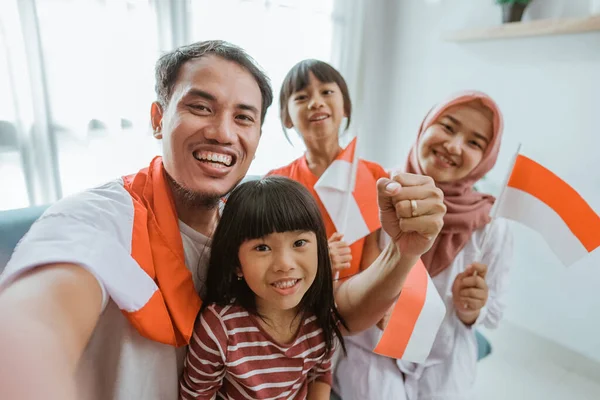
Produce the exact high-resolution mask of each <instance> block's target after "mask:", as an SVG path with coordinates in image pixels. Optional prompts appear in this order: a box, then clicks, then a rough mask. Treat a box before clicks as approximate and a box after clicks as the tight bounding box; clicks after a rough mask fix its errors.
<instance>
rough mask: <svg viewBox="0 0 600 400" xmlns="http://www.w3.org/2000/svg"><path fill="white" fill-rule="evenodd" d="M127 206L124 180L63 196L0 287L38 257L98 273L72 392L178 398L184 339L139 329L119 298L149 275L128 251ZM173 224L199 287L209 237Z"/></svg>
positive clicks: (100, 397)
mask: <svg viewBox="0 0 600 400" xmlns="http://www.w3.org/2000/svg"><path fill="white" fill-rule="evenodd" d="M133 212H134V211H133V203H132V199H131V196H130V195H129V193H128V192H127V190H125V188H124V187H123V182H122V180H116V181H113V182H110V183H108V184H106V185H103V186H100V187H98V188H94V189H90V190H87V191H85V192H82V193H80V194H77V195H74V196H70V197H68V198H65V199H63V200H61V201H59V202H57V203H56V204H54V205H53V206H52V207H50V208H49V209H48V210H47V211H46V212H45V213H44V215H43V216H42V217H41V218H40V219H39V220H38V221H37V222H36V223H35V224H34V225H33V226H32V228H31V229H30V231H29V232H28V233H27V234H26V235H25V237H24V238H23V239H22V240H21V242H20V243H19V245H18V246H17V249H16V250H15V253H14V254H13V256H12V258H11V260H10V261H9V263H8V265H7V266H6V269H5V271H4V273H3V274H2V275H1V276H0V288H1V287H3V286H4V285H9V284H10V282H11V281H13V280H14V279H15V278H16V277H17V276H18V275H20V274H22V273H23V272H24V271H26V270H29V269H32V268H35V267H37V266H39V265H44V264H50V263H57V262H71V263H75V264H78V265H81V266H82V268H85V269H87V270H88V271H90V272H91V273H92V274H93V275H94V276H95V277H96V278H97V280H98V283H99V284H100V287H101V288H102V291H103V305H102V313H101V315H100V319H99V321H98V324H97V326H96V328H95V330H94V332H93V334H92V337H91V339H90V342H89V343H88V345H87V347H86V349H85V350H84V353H83V355H82V358H81V361H80V364H79V366H78V368H77V377H76V383H77V389H78V396H77V398H78V399H82V400H110V399H112V400H132V399H144V400H176V399H178V393H179V391H178V390H179V386H178V383H179V376H180V374H181V371H182V369H183V360H184V359H185V355H186V350H187V346H184V347H180V348H175V347H173V346H169V345H165V344H161V343H157V342H154V341H151V340H149V339H146V338H144V337H142V336H141V335H140V334H139V333H138V332H137V330H136V329H135V328H133V327H132V326H131V324H130V323H129V321H128V320H127V318H125V316H124V315H123V313H122V312H121V310H120V309H119V306H117V303H119V304H124V303H131V302H133V303H135V301H136V294H137V293H140V292H141V291H143V290H145V288H143V285H144V281H145V279H149V277H148V276H147V275H145V272H144V271H143V270H142V269H141V268H140V267H139V265H137V263H136V262H135V260H134V259H133V258H131V255H130V254H131V236H132V227H133ZM179 228H180V232H181V236H182V240H183V247H184V251H185V261H186V265H187V267H188V268H189V269H190V271H191V272H192V276H193V278H194V284H195V285H196V288H197V289H199V290H200V291H202V290H203V286H204V281H205V279H206V272H207V264H208V256H209V253H210V247H209V246H210V241H209V239H208V238H207V237H206V236H204V235H202V234H200V233H198V232H196V231H194V230H193V229H192V228H190V227H189V226H187V225H185V224H184V223H183V222H180V223H179ZM33 379H35V377H34V378H33Z"/></svg>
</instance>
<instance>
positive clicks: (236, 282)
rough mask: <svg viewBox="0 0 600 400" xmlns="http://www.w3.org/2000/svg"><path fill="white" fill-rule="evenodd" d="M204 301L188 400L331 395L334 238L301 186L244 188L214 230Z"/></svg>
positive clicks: (265, 182)
mask: <svg viewBox="0 0 600 400" xmlns="http://www.w3.org/2000/svg"><path fill="white" fill-rule="evenodd" d="M211 247H212V251H211V256H210V262H209V270H208V277H207V283H206V287H207V288H208V289H207V294H206V298H205V299H204V307H203V309H202V311H201V313H200V315H199V318H198V321H197V323H196V327H195V331H194V335H193V337H192V340H191V342H190V346H189V352H188V355H187V359H186V362H185V366H184V373H183V376H182V379H181V385H180V397H181V398H182V399H213V398H215V396H217V397H219V398H224V399H266V398H282V399H283V398H285V399H292V398H294V399H304V398H308V399H310V400H312V399H329V394H330V387H331V356H332V354H333V351H334V348H335V347H336V342H337V341H338V340H339V342H340V343H341V345H342V347H343V346H344V343H343V339H342V335H341V333H340V325H339V324H341V326H345V324H344V322H343V321H342V319H341V317H340V315H339V314H338V312H337V309H336V307H335V304H334V298H333V282H332V271H331V263H330V260H329V254H328V250H327V237H326V236H325V228H324V226H323V221H322V219H321V215H320V212H319V209H318V207H317V204H316V203H315V201H314V199H313V198H312V197H311V195H310V193H308V192H307V191H306V189H304V188H303V187H302V186H301V185H300V184H299V183H297V182H294V181H292V180H290V179H286V178H282V177H267V178H263V179H262V180H259V181H250V182H247V183H244V184H242V185H240V186H239V187H237V188H236V189H235V190H234V191H233V192H232V193H231V195H230V196H229V198H228V200H227V203H226V205H225V207H224V210H223V215H222V217H221V221H220V223H219V225H218V227H217V229H216V231H215V233H214V236H213V240H212V246H211Z"/></svg>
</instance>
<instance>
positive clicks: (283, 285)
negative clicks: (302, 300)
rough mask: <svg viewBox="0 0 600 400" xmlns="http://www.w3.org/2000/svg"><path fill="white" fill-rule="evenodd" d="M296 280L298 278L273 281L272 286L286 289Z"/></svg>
mask: <svg viewBox="0 0 600 400" xmlns="http://www.w3.org/2000/svg"><path fill="white" fill-rule="evenodd" d="M297 282H298V279H291V280H289V281H277V282H275V283H273V286H275V287H276V288H278V289H287V288H291V287H292V286H294V285H295V284H296V283H297Z"/></svg>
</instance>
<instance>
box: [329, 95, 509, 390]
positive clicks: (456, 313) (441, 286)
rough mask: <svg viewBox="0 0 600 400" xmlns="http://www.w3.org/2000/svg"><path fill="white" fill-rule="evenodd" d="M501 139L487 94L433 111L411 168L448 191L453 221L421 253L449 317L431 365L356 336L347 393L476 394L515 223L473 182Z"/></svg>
mask: <svg viewBox="0 0 600 400" xmlns="http://www.w3.org/2000/svg"><path fill="white" fill-rule="evenodd" d="M501 137H502V116H501V114H500V110H499V109H498V106H497V105H496V104H495V102H494V101H493V100H492V99H491V98H489V97H488V96H487V95H485V94H483V93H479V92H466V93H461V94H458V95H456V96H454V97H452V98H450V99H449V100H447V101H445V102H443V103H441V104H439V105H437V106H435V107H434V108H433V109H432V110H431V111H430V112H429V113H428V114H427V116H426V117H425V120H424V121H423V123H422V125H421V129H420V131H419V134H418V136H417V141H416V143H415V145H414V146H413V147H412V149H411V151H410V154H409V157H408V160H407V163H406V171H407V172H412V173H418V174H424V175H429V176H430V177H432V178H433V179H434V181H435V183H436V185H437V186H438V187H439V188H440V189H442V190H443V192H444V203H445V204H446V207H447V213H446V215H445V217H444V227H443V228H442V231H441V233H440V235H439V236H438V237H437V239H436V241H435V242H434V244H433V247H432V248H431V250H430V251H429V252H427V253H425V254H424V255H423V256H422V257H421V259H422V260H423V262H424V263H425V265H426V267H427V269H428V271H429V274H430V275H431V276H432V278H433V282H434V284H435V286H436V288H437V290H438V292H439V294H440V296H441V297H442V299H443V300H444V301H445V303H446V310H447V313H446V318H445V320H444V322H443V324H442V326H441V328H440V330H439V332H438V334H437V337H436V340H435V342H434V345H433V348H432V350H431V353H430V354H429V357H428V359H427V360H426V361H425V363H424V364H415V363H410V362H403V361H395V360H392V359H388V358H385V357H381V356H378V355H376V354H374V353H372V352H370V351H369V349H368V346H362V347H361V346H357V345H355V343H357V341H356V340H355V341H353V342H352V343H348V356H347V358H344V359H342V360H340V362H339V366H338V369H337V371H336V382H339V389H340V391H341V393H340V394H341V396H342V398H343V399H344V400H351V399H359V398H360V399H366V398H369V399H375V398H378V399H384V398H386V399H387V398H394V399H405V398H407V399H409V400H415V399H418V400H427V399H444V400H452V399H461V400H462V399H468V398H471V397H472V392H471V391H472V388H473V384H474V382H475V372H476V362H477V342H476V338H475V331H474V329H473V328H474V327H475V326H478V325H482V324H483V325H485V326H486V327H488V328H495V327H496V326H497V325H498V322H499V321H500V319H501V318H502V313H503V311H504V306H505V304H504V294H505V291H506V284H507V275H508V270H509V266H510V263H511V256H512V238H511V235H510V232H509V231H508V229H507V225H506V223H505V222H504V221H502V220H494V221H490V217H489V214H490V209H491V207H492V205H493V203H494V197H492V196H491V195H488V194H484V193H479V192H477V191H475V190H474V188H473V185H474V184H475V183H476V182H477V181H478V180H480V179H481V178H482V177H483V176H484V175H485V174H486V173H488V172H489V171H490V170H491V169H492V167H493V166H494V164H495V162H496V158H497V156H498V151H499V148H500V141H501ZM484 238H485V239H484ZM366 368H368V370H369V374H364V370H365V369H366ZM390 396H392V397H390Z"/></svg>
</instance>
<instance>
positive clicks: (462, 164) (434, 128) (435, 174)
mask: <svg viewBox="0 0 600 400" xmlns="http://www.w3.org/2000/svg"><path fill="white" fill-rule="evenodd" d="M492 129H493V128H492V121H491V119H490V116H486V115H485V114H484V112H483V111H482V110H481V109H478V108H476V107H472V106H470V105H468V104H461V105H456V106H453V107H450V108H448V109H447V110H445V111H444V112H443V113H442V114H441V116H440V117H439V118H438V119H437V120H436V121H435V122H434V123H433V124H432V125H431V126H430V127H429V128H427V130H426V131H425V132H424V133H423V135H422V136H421V139H420V140H419V144H418V147H417V155H418V158H419V165H420V166H421V169H422V170H423V173H424V174H425V175H429V176H431V177H432V178H433V179H434V180H435V181H436V182H452V181H457V180H459V179H462V178H464V177H466V176H467V175H468V174H469V173H470V172H471V171H472V170H473V169H474V168H475V167H476V166H477V165H478V164H479V163H480V162H481V159H482V158H483V154H484V152H485V150H486V148H487V146H488V145H489V144H490V142H491V140H492V135H493V131H492Z"/></svg>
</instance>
